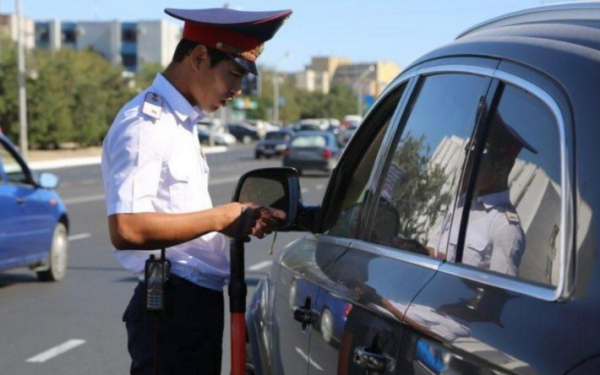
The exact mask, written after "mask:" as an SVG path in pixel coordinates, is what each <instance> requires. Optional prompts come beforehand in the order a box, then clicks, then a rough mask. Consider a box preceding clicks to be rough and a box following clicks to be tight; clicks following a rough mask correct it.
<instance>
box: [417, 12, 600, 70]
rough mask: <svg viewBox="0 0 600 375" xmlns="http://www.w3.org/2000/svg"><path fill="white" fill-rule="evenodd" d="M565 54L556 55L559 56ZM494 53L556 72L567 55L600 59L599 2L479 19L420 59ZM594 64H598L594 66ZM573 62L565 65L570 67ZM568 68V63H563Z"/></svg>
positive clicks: (506, 58) (578, 58) (593, 62)
mask: <svg viewBox="0 0 600 375" xmlns="http://www.w3.org/2000/svg"><path fill="white" fill-rule="evenodd" d="M558 55H560V56H562V60H564V61H557V60H556V59H555V56H558ZM452 56H461V57H462V56H471V57H478V56H479V57H493V58H498V59H505V60H510V61H515V62H519V63H522V64H525V65H530V66H533V67H536V68H537V69H540V70H542V71H546V72H547V73H549V74H550V75H551V76H556V75H557V74H556V73H557V71H560V70H561V69H560V68H561V66H560V65H561V64H565V63H567V62H568V61H569V60H571V61H570V62H571V63H573V62H574V61H572V60H578V62H581V63H583V62H585V61H588V62H589V63H590V64H587V65H589V66H588V68H589V69H590V70H597V66H596V65H595V64H597V63H598V62H600V3H578V4H566V5H554V6H546V7H539V8H534V9H530V10H525V11H521V12H516V13H511V14H508V15H505V16H501V17H497V18H494V19H492V20H489V21H486V22H483V23H481V24H479V25H476V26H474V27H472V28H470V29H468V30H467V31H465V32H463V33H462V34H460V35H459V36H458V37H457V38H456V39H455V40H454V41H453V42H451V43H449V44H447V45H445V46H443V47H441V48H438V49H436V50H433V51H432V52H430V53H428V54H426V55H425V56H423V57H421V58H420V59H419V60H417V61H416V62H415V63H414V64H411V66H410V67H409V68H407V69H406V70H409V69H410V68H411V67H412V66H415V65H417V64H419V63H421V62H424V61H427V60H432V59H435V58H441V57H452ZM591 65H594V66H593V67H592V66H591ZM571 66H572V65H566V66H565V65H563V66H562V68H563V69H562V70H563V71H564V70H570V67H571ZM565 68H566V69H565Z"/></svg>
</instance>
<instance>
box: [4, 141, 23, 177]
mask: <svg viewBox="0 0 600 375" xmlns="http://www.w3.org/2000/svg"><path fill="white" fill-rule="evenodd" d="M0 162H1V163H2V166H3V168H4V172H6V175H7V176H8V181H9V182H12V183H18V184H26V183H28V182H29V179H28V178H27V174H26V173H25V171H24V170H23V167H21V165H20V164H19V162H18V160H17V159H16V157H15V156H14V155H13V154H12V153H11V152H10V150H9V149H8V148H7V147H6V145H5V144H4V143H3V142H2V141H0Z"/></svg>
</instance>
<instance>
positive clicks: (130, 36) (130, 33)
mask: <svg viewBox="0 0 600 375" xmlns="http://www.w3.org/2000/svg"><path fill="white" fill-rule="evenodd" d="M121 40H122V41H123V42H134V43H135V42H137V30H136V29H135V28H129V29H123V30H121Z"/></svg>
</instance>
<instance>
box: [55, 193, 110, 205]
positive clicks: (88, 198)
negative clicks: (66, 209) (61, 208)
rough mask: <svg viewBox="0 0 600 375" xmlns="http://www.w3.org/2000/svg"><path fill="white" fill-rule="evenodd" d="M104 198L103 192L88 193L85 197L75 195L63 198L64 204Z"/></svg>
mask: <svg viewBox="0 0 600 375" xmlns="http://www.w3.org/2000/svg"><path fill="white" fill-rule="evenodd" d="M102 200H104V194H98V195H90V196H87V197H77V198H71V199H65V200H63V202H64V204H77V203H88V202H95V201H102Z"/></svg>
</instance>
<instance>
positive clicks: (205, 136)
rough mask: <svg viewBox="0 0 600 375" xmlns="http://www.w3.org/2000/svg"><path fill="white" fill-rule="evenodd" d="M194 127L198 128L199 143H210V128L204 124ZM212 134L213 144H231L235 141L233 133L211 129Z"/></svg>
mask: <svg viewBox="0 0 600 375" xmlns="http://www.w3.org/2000/svg"><path fill="white" fill-rule="evenodd" d="M196 128H197V129H198V140H199V141H200V143H201V144H203V145H208V144H210V129H209V128H207V127H206V126H205V125H196ZM212 136H213V141H214V143H215V145H218V146H231V145H234V144H235V143H236V142H237V141H236V139H235V137H234V136H233V135H231V134H229V133H226V132H224V131H213V134H212Z"/></svg>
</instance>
